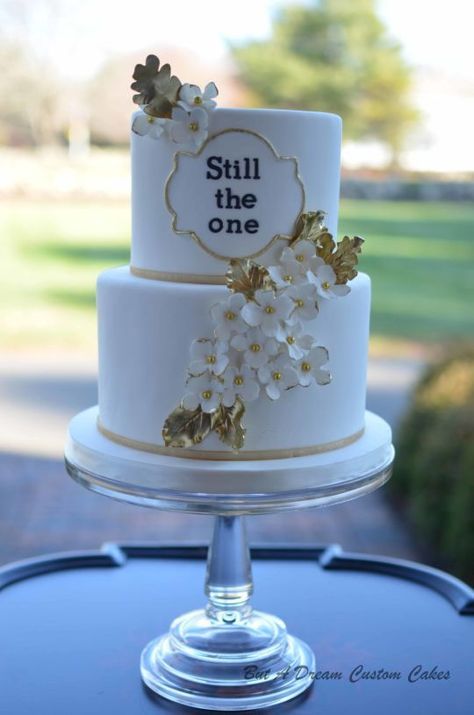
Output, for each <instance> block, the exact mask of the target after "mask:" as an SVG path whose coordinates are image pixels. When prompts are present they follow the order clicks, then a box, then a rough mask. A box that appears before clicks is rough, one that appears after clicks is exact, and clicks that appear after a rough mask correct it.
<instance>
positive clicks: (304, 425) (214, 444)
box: [97, 267, 370, 459]
mask: <svg viewBox="0 0 474 715" xmlns="http://www.w3.org/2000/svg"><path fill="white" fill-rule="evenodd" d="M227 295H228V291H227V288H225V287H224V286H216V285H194V284H186V283H171V282H161V281H154V280H148V279H146V278H139V277H136V276H134V275H132V274H131V273H130V271H129V268H128V267H123V268H115V269H112V270H108V271H105V272H104V273H102V274H101V275H100V276H99V280H98V285H97V307H98V321H99V411H100V417H99V426H100V428H101V430H102V432H103V434H105V435H106V436H107V437H109V439H112V440H115V441H117V442H119V443H122V444H124V445H127V446H130V447H134V448H138V449H143V450H145V451H150V452H153V451H155V452H164V453H165V454H166V453H169V454H170V455H172V454H173V455H175V456H176V455H180V456H189V457H192V456H194V457H201V458H207V459H209V458H211V459H212V458H214V459H258V458H264V459H268V458H277V457H279V456H281V457H290V456H298V455H302V454H312V453H317V452H322V451H326V450H330V449H337V448H339V447H342V446H345V445H347V444H349V443H350V442H351V441H355V440H356V439H358V438H359V437H360V436H361V434H362V432H363V429H364V413H365V395H366V371H367V350H368V336H369V313H370V280H369V278H368V277H367V276H366V275H364V274H359V275H358V276H357V278H356V279H354V280H353V281H352V282H351V292H350V293H349V294H348V295H347V296H345V297H343V298H340V299H334V300H324V301H321V304H320V311H319V314H318V316H317V318H316V319H315V320H313V321H311V322H308V323H306V325H305V328H306V329H307V330H306V332H308V333H310V334H312V335H314V337H315V338H316V339H317V343H318V345H324V346H325V347H326V348H327V349H328V352H329V362H328V365H327V369H329V370H330V372H331V375H332V381H331V383H330V384H329V385H312V386H310V387H296V388H294V389H291V390H288V391H287V392H284V393H283V394H282V396H281V397H280V399H279V400H276V401H271V400H269V399H268V398H267V397H266V396H265V394H264V392H263V391H262V392H261V394H260V397H259V398H258V399H257V400H256V401H255V402H250V403H248V404H247V405H246V413H245V417H244V424H245V427H246V430H247V432H246V439H245V446H244V448H243V449H242V450H241V451H240V452H239V453H234V452H232V450H231V448H230V447H228V446H227V445H225V444H223V443H222V442H221V441H220V440H219V438H218V436H217V435H216V434H210V435H209V436H208V437H207V438H206V439H205V440H204V441H203V442H202V443H201V444H198V445H195V446H194V447H193V448H189V449H179V448H178V449H172V448H169V447H165V445H164V442H163V438H162V434H161V433H162V428H163V424H164V422H165V419H166V418H167V417H168V415H169V414H170V413H171V412H172V411H173V410H174V409H175V408H176V407H177V406H178V404H179V402H180V400H181V398H182V395H183V394H184V385H185V379H186V369H187V366H188V364H189V349H190V345H191V342H192V341H193V340H194V339H196V338H201V337H210V336H212V329H213V325H212V321H211V318H210V315H209V310H210V308H211V307H212V306H213V305H214V304H215V303H217V302H219V301H221V300H223V299H224V298H225V297H226V296H227Z"/></svg>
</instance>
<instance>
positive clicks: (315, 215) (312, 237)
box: [288, 211, 327, 246]
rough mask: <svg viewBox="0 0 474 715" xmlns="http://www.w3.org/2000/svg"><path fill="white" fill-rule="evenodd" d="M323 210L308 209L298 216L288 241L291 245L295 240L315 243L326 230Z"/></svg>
mask: <svg viewBox="0 0 474 715" xmlns="http://www.w3.org/2000/svg"><path fill="white" fill-rule="evenodd" d="M325 215H326V214H325V213H324V211H308V212H307V213H303V214H301V215H300V216H299V218H298V221H297V222H296V226H295V231H294V234H293V237H292V238H291V239H290V241H289V244H288V245H289V246H292V245H293V244H294V243H296V242H297V241H312V242H313V243H317V242H318V240H319V237H320V235H321V234H322V233H324V232H325V231H327V228H326V227H325V225H324V217H325Z"/></svg>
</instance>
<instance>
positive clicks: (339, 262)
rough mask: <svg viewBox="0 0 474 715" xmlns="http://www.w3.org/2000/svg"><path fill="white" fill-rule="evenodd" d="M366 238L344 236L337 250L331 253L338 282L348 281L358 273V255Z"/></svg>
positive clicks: (332, 264) (331, 263) (331, 262)
mask: <svg viewBox="0 0 474 715" xmlns="http://www.w3.org/2000/svg"><path fill="white" fill-rule="evenodd" d="M363 243H364V239H363V238H361V237H360V236H354V238H349V236H344V238H343V239H342V241H339V242H338V244H337V249H336V251H335V252H334V253H333V254H332V255H331V260H330V265H331V266H332V268H333V270H334V272H335V274H336V283H339V284H341V283H347V281H350V280H352V279H353V278H355V277H356V275H357V270H356V268H355V267H356V265H357V263H358V258H357V255H358V254H359V253H360V252H361V250H362V244H363Z"/></svg>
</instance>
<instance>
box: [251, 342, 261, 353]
mask: <svg viewBox="0 0 474 715" xmlns="http://www.w3.org/2000/svg"><path fill="white" fill-rule="evenodd" d="M261 349H262V347H261V345H259V344H258V343H252V345H251V346H250V350H251V351H252V352H253V353H259V352H260V350H261Z"/></svg>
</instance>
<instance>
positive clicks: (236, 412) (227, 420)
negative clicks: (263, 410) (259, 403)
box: [213, 398, 245, 449]
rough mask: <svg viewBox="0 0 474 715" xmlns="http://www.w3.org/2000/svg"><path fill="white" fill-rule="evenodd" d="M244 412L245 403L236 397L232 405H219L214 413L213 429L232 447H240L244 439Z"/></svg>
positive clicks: (222, 440)
mask: <svg viewBox="0 0 474 715" xmlns="http://www.w3.org/2000/svg"><path fill="white" fill-rule="evenodd" d="M244 414H245V405H244V403H243V402H242V400H240V398H237V399H236V401H235V402H234V404H233V405H232V407H225V406H224V405H221V406H220V407H219V409H218V410H217V411H216V413H215V417H214V426H213V429H214V431H215V432H217V434H218V435H219V439H220V440H221V442H224V444H227V445H229V447H232V449H242V447H243V446H244V441H245V427H244V426H243V425H242V417H243V416H244Z"/></svg>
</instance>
